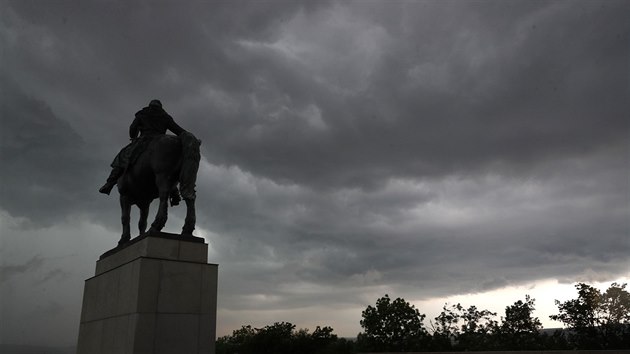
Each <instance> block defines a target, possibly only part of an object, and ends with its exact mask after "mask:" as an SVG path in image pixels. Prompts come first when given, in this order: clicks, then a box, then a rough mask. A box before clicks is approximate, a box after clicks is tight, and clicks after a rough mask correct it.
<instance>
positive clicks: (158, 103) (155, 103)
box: [149, 100, 162, 108]
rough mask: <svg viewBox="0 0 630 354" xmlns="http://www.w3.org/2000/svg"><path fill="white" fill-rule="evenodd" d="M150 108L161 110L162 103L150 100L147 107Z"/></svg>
mask: <svg viewBox="0 0 630 354" xmlns="http://www.w3.org/2000/svg"><path fill="white" fill-rule="evenodd" d="M151 106H157V107H160V108H162V102H160V100H151V102H149V107H151Z"/></svg>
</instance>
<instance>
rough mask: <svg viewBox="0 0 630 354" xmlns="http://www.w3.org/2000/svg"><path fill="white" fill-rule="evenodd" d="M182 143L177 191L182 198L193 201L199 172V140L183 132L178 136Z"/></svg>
mask: <svg viewBox="0 0 630 354" xmlns="http://www.w3.org/2000/svg"><path fill="white" fill-rule="evenodd" d="M179 138H180V139H181V142H182V169H181V171H180V173H179V189H180V192H181V194H182V198H184V199H185V200H186V199H188V200H194V199H195V196H196V193H195V182H196V181H197V171H198V170H199V160H200V159H201V154H200V152H199V146H200V145H201V140H199V139H197V138H196V137H195V136H194V135H193V134H192V133H190V132H187V131H184V132H182V133H181V134H180V135H179Z"/></svg>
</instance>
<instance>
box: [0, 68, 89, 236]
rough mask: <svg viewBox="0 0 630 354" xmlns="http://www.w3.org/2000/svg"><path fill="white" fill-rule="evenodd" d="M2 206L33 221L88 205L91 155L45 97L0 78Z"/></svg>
mask: <svg viewBox="0 0 630 354" xmlns="http://www.w3.org/2000/svg"><path fill="white" fill-rule="evenodd" d="M0 88H1V90H2V91H1V92H2V95H1V97H2V105H1V109H0V110H1V112H0V119H1V120H0V125H1V126H2V138H1V139H0V159H1V160H2V184H1V186H0V194H1V195H2V200H1V203H2V208H3V209H5V210H7V211H8V212H9V213H11V214H12V215H13V216H17V217H27V218H28V219H29V221H31V222H33V223H35V224H50V223H54V222H55V221H57V219H58V218H60V217H62V218H63V217H64V216H65V215H66V214H67V213H68V212H71V211H72V212H74V211H78V210H80V209H81V208H84V207H85V206H86V205H89V204H88V203H89V199H86V198H85V195H86V194H87V193H86V192H88V191H89V190H90V187H91V185H90V183H93V182H94V181H93V180H92V179H91V178H90V177H91V176H90V173H91V172H92V171H91V170H92V169H93V168H94V167H96V163H95V161H94V160H93V159H92V158H91V157H90V156H89V154H88V151H86V144H85V142H84V141H83V139H82V138H81V137H80V136H79V135H78V134H77V133H76V132H75V131H74V130H73V129H72V127H71V126H70V125H69V124H68V123H67V122H66V121H64V120H62V119H59V118H58V117H57V116H56V115H55V113H53V111H52V110H51V109H50V107H48V106H47V105H46V104H45V103H44V102H41V101H38V100H36V99H34V98H31V97H28V96H26V95H25V94H24V93H23V92H22V91H21V90H20V88H19V87H18V86H17V85H16V84H15V83H14V82H11V81H10V80H7V79H2V80H1V81H0Z"/></svg>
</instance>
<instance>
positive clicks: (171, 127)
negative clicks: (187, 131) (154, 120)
mask: <svg viewBox="0 0 630 354" xmlns="http://www.w3.org/2000/svg"><path fill="white" fill-rule="evenodd" d="M167 116H168V123H167V126H166V127H167V128H168V130H170V131H172V132H173V133H175V135H179V134H181V133H182V132H184V128H182V127H180V126H179V125H178V124H177V123H175V120H173V117H171V116H170V115H168V114H167Z"/></svg>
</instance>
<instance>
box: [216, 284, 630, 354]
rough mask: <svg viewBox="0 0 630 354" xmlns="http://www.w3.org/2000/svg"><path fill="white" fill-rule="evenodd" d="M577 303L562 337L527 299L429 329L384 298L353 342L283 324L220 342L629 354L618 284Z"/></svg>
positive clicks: (294, 348) (455, 308) (230, 351)
mask: <svg viewBox="0 0 630 354" xmlns="http://www.w3.org/2000/svg"><path fill="white" fill-rule="evenodd" d="M575 287H576V289H577V291H578V297H577V298H576V299H573V300H568V301H565V302H560V301H557V300H556V305H557V307H558V313H557V314H555V315H551V316H550V318H551V319H553V320H556V321H559V322H562V323H563V324H564V326H565V329H564V330H557V331H555V332H551V333H549V332H548V331H543V327H542V324H541V322H540V320H539V319H538V318H537V317H534V316H533V312H534V310H535V300H534V299H532V298H530V297H529V296H527V295H526V296H525V299H524V300H518V301H516V302H515V303H514V304H512V305H510V306H507V307H506V308H505V313H504V314H503V315H502V316H500V318H499V319H497V314H496V313H494V312H491V311H488V310H483V309H478V308H477V307H476V306H469V307H464V306H462V305H461V304H455V305H448V304H447V305H445V306H444V307H443V308H442V312H441V313H440V315H438V316H437V317H436V318H434V319H433V320H431V321H429V323H428V325H425V323H424V320H425V318H426V315H424V314H421V313H420V312H419V311H418V309H416V308H415V307H414V306H413V305H411V304H409V303H408V302H407V301H405V300H404V299H402V298H396V299H394V300H392V299H391V298H390V297H389V296H388V295H385V296H383V297H381V298H380V299H378V300H377V301H376V304H375V305H374V306H368V307H367V308H366V309H365V310H364V311H363V312H362V314H361V315H362V319H361V321H360V324H361V327H362V328H363V332H361V333H359V334H358V336H357V338H356V340H347V339H344V338H339V337H338V336H337V335H336V334H334V331H333V329H332V328H331V327H327V326H326V327H319V326H318V327H317V328H316V329H315V330H314V331H313V332H312V333H310V332H309V331H308V330H307V329H299V330H296V327H295V325H293V324H291V323H288V322H278V323H274V324H273V325H270V326H265V327H263V328H252V327H251V326H243V327H242V328H241V329H238V330H235V331H234V332H233V333H232V335H228V336H224V337H221V338H219V339H218V340H217V353H218V354H236V353H239V354H250V353H252V354H253V353H258V354H265V353H277V354H283V353H303V354H332V353H338V354H345V353H357V352H385V351H388V352H414V351H415V352H419V351H489V350H506V351H507V350H560V349H603V350H605V349H630V293H628V291H627V290H626V284H623V285H619V284H617V283H613V284H612V285H611V286H610V287H609V288H608V289H607V290H606V291H605V292H601V291H599V290H598V289H596V288H594V287H592V286H590V285H588V284H584V283H579V284H577V285H576V286H575Z"/></svg>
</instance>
